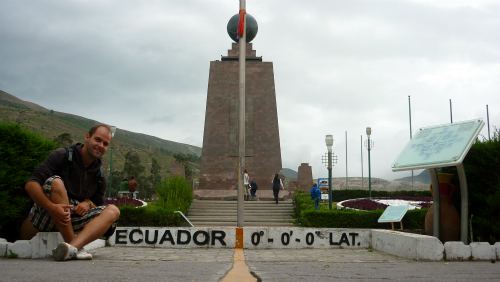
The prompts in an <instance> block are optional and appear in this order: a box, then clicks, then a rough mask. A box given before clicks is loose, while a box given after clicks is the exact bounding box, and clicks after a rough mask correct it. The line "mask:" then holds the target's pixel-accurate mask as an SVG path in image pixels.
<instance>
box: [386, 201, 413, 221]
mask: <svg viewBox="0 0 500 282" xmlns="http://www.w3.org/2000/svg"><path fill="white" fill-rule="evenodd" d="M409 207H410V206H409V205H401V206H388V207H387V208H386V209H385V211H384V212H383V213H382V215H381V216H380V217H379V218H378V222H379V223H386V222H400V221H401V220H403V217H404V216H405V214H406V212H407V211H408V208H409Z"/></svg>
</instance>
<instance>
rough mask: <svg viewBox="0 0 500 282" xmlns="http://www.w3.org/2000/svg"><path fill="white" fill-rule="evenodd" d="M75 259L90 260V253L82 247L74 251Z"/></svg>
mask: <svg viewBox="0 0 500 282" xmlns="http://www.w3.org/2000/svg"><path fill="white" fill-rule="evenodd" d="M76 259H77V260H91V259H92V254H91V253H89V252H87V251H85V250H84V249H81V250H79V251H78V252H77V253H76Z"/></svg>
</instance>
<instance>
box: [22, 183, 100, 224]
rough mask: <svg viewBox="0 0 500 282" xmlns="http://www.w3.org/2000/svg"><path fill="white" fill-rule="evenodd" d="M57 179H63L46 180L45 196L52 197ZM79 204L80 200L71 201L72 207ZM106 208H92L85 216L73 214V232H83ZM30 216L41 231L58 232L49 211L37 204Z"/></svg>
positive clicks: (34, 205) (44, 185)
mask: <svg viewBox="0 0 500 282" xmlns="http://www.w3.org/2000/svg"><path fill="white" fill-rule="evenodd" d="M57 178H59V179H61V177H59V176H57V175H54V176H51V177H49V178H47V180H45V183H44V184H43V192H44V193H45V195H47V197H50V194H51V192H52V182H53V181H54V180H55V179H57ZM79 203H80V202H79V201H78V200H75V199H69V204H70V205H73V206H77V205H78V204H79ZM104 208H106V206H98V207H95V208H92V209H90V210H89V211H88V212H87V213H86V214H84V215H83V216H79V215H77V214H76V213H74V212H71V224H72V225H73V230H74V231H80V230H82V229H83V227H84V226H85V225H86V224H87V223H88V222H89V221H90V220H92V219H93V218H94V217H96V216H98V215H99V214H101V212H102V211H103V210H104ZM30 215H31V222H32V223H33V226H34V227H35V228H36V229H38V230H39V231H44V232H50V231H57V229H56V226H55V224H54V222H53V221H52V218H51V216H50V215H49V213H48V212H47V210H45V209H43V208H42V207H40V206H38V205H37V204H36V203H35V204H33V207H32V208H31V211H30Z"/></svg>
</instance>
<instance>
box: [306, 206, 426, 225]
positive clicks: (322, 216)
mask: <svg viewBox="0 0 500 282" xmlns="http://www.w3.org/2000/svg"><path fill="white" fill-rule="evenodd" d="M382 212H383V210H373V211H356V210H346V209H343V210H334V209H332V210H320V211H315V210H307V211H304V212H303V213H302V216H301V225H302V226H304V227H330V228H391V225H390V224H389V223H383V224H382V223H378V222H377V220H378V218H379V217H380V215H382ZM426 213H427V209H415V210H409V211H408V212H407V213H406V215H405V217H404V218H403V227H404V229H418V230H423V229H424V220H425V214H426ZM395 228H399V223H396V224H395Z"/></svg>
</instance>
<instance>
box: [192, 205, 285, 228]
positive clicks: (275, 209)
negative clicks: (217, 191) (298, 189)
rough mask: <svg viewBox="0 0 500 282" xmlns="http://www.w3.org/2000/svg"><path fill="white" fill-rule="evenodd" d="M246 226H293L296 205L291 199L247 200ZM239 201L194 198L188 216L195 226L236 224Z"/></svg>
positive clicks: (245, 208) (245, 207)
mask: <svg viewBox="0 0 500 282" xmlns="http://www.w3.org/2000/svg"><path fill="white" fill-rule="evenodd" d="M243 205H244V206H243V208H244V213H245V219H244V221H245V223H244V224H245V226H293V223H294V218H293V215H294V206H293V202H292V201H290V200H285V201H280V202H279V203H278V204H276V203H275V202H274V201H260V200H259V201H245V202H244V203H243ZM237 209H238V202H237V201H235V200H226V201H224V200H194V201H193V202H192V204H191V208H190V209H189V211H188V213H187V217H188V218H189V220H190V221H191V222H192V223H193V224H194V226H217V225H222V226H236V224H237Z"/></svg>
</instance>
